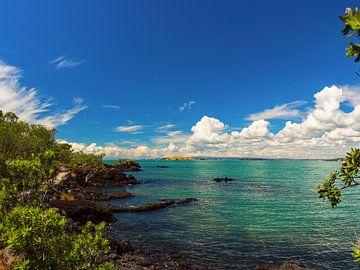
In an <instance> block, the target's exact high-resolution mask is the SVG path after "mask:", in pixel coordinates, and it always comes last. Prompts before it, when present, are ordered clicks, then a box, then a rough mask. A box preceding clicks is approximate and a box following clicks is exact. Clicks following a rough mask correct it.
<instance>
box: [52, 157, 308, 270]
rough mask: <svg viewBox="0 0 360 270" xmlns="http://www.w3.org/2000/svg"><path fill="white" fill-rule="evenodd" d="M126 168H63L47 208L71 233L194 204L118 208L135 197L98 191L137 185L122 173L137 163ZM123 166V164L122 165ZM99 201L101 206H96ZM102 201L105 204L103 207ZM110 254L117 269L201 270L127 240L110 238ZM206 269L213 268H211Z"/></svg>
mask: <svg viewBox="0 0 360 270" xmlns="http://www.w3.org/2000/svg"><path fill="white" fill-rule="evenodd" d="M125 164H126V166H125V167H124V166H119V165H116V164H115V165H109V164H105V165H104V166H103V167H101V168H87V167H82V168H75V169H74V168H73V169H70V168H68V167H62V168H60V170H59V173H58V175H57V177H56V178H55V179H54V185H52V187H51V189H50V191H49V192H48V193H47V198H48V205H49V207H53V208H56V209H58V210H59V211H60V212H61V213H62V214H64V215H66V216H67V217H68V218H69V219H70V220H71V222H72V229H73V230H74V231H76V230H81V228H82V226H83V225H84V224H85V223H86V222H87V221H89V220H90V221H92V222H94V223H99V222H102V221H105V222H107V223H108V224H111V223H114V222H116V218H115V217H114V215H113V213H116V212H144V211H156V210H159V209H164V208H167V207H175V206H179V205H183V204H189V203H194V202H196V201H197V199H195V198H180V199H163V200H159V201H156V202H153V203H148V204H144V205H140V206H128V207H121V206H117V205H114V204H111V201H112V200H119V199H123V198H129V197H133V196H134V194H132V193H130V192H128V191H126V190H120V191H116V192H111V193H103V192H100V191H97V189H98V188H105V187H126V186H128V185H137V184H140V182H139V181H138V180H137V179H136V178H135V177H133V176H131V175H127V174H125V171H127V172H129V171H138V170H141V169H140V166H139V165H138V164H137V163H125ZM122 165H123V164H122ZM232 180H233V179H231V178H215V179H214V181H215V182H223V181H224V182H227V181H232ZM99 202H102V203H99ZM104 202H108V203H107V204H105V203H104ZM109 239H110V245H111V247H112V252H111V253H110V254H108V255H106V258H104V260H107V261H111V262H113V263H114V264H115V265H116V266H117V268H118V269H124V270H125V269H132V270H141V269H143V270H160V269H161V270H162V269H174V270H182V269H199V270H200V269H204V268H201V267H199V266H194V265H191V264H189V263H187V262H186V259H183V260H182V259H179V258H176V257H175V258H174V257H172V256H170V255H167V254H164V255H163V256H152V254H151V251H149V252H147V253H144V252H142V251H139V250H136V249H135V248H134V247H133V246H131V243H130V242H129V241H128V240H124V239H115V238H112V237H111V236H110V237H109ZM206 269H213V268H211V267H209V268H206ZM254 269H256V270H286V269H292V270H306V269H309V268H306V267H305V266H303V265H301V264H299V263H297V262H285V263H283V264H281V265H274V264H273V263H271V262H270V263H266V264H263V265H259V266H257V267H255V268H254Z"/></svg>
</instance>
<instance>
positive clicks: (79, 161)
mask: <svg viewBox="0 0 360 270" xmlns="http://www.w3.org/2000/svg"><path fill="white" fill-rule="evenodd" d="M103 157H104V155H96V154H85V153H73V155H72V159H71V161H70V164H71V165H72V166H75V167H84V166H85V167H89V168H98V167H102V166H104V161H103Z"/></svg>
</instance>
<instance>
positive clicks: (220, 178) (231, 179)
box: [214, 177, 235, 182]
mask: <svg viewBox="0 0 360 270" xmlns="http://www.w3.org/2000/svg"><path fill="white" fill-rule="evenodd" d="M234 180H235V179H233V178H229V177H217V178H214V181H215V182H230V181H234Z"/></svg>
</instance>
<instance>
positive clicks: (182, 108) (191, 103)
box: [179, 100, 196, 112]
mask: <svg viewBox="0 0 360 270" xmlns="http://www.w3.org/2000/svg"><path fill="white" fill-rule="evenodd" d="M195 103H196V101H194V100H190V101H189V102H185V103H184V104H183V105H182V106H180V107H179V112H184V111H186V110H190V109H191V108H192V106H194V105H195Z"/></svg>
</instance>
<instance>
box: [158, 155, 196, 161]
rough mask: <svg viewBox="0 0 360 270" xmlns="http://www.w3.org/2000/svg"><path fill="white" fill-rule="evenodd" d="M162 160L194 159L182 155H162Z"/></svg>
mask: <svg viewBox="0 0 360 270" xmlns="http://www.w3.org/2000/svg"><path fill="white" fill-rule="evenodd" d="M163 159H164V160H196V158H192V157H182V156H173V157H164V158H163Z"/></svg>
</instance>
